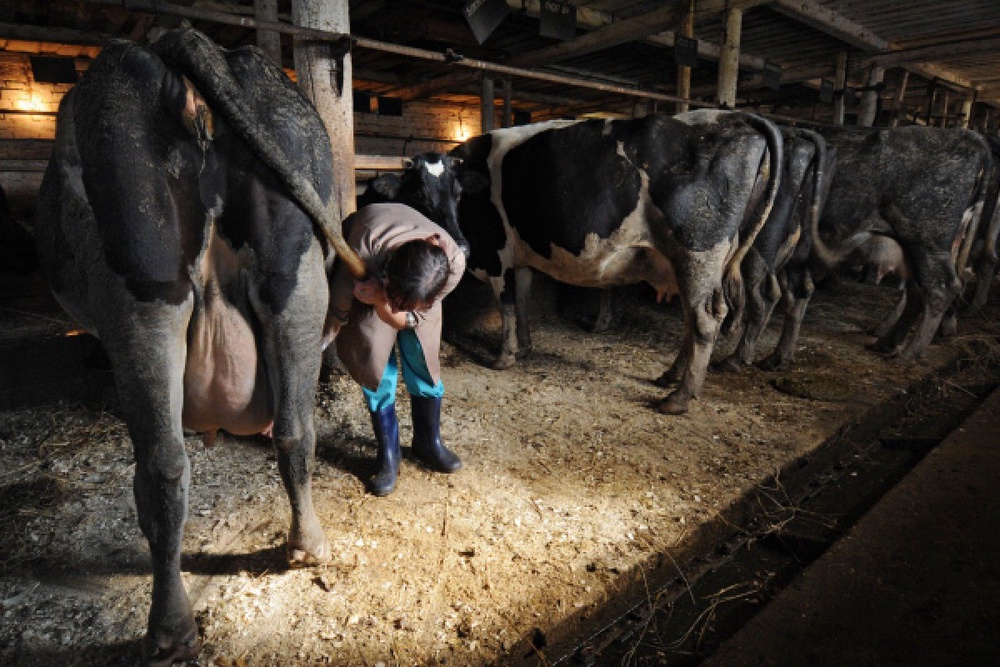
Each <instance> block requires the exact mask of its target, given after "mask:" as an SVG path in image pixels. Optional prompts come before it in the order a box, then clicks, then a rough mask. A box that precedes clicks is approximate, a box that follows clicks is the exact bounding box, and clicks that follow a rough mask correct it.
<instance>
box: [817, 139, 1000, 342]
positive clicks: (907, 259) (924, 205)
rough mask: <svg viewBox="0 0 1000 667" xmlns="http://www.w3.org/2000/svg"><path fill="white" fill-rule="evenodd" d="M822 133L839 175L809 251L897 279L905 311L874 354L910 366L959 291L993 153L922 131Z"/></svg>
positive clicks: (976, 143)
mask: <svg viewBox="0 0 1000 667" xmlns="http://www.w3.org/2000/svg"><path fill="white" fill-rule="evenodd" d="M820 132H821V134H822V135H823V137H824V139H826V142H827V145H828V146H829V147H831V148H836V150H837V174H836V176H835V177H834V179H833V184H832V186H831V188H830V194H829V197H828V198H827V201H826V205H825V207H824V209H823V215H822V218H821V220H820V221H819V223H818V229H814V231H813V247H814V251H815V252H816V255H817V256H818V257H819V258H820V259H821V260H822V261H823V262H824V263H825V264H827V265H828V266H834V265H836V264H838V263H839V262H841V261H843V260H845V259H847V258H848V257H851V256H852V255H853V256H854V257H858V256H861V257H868V258H869V259H870V260H871V258H878V260H877V261H884V262H887V264H886V266H884V267H883V272H885V271H887V270H889V268H890V264H889V263H891V266H892V268H893V270H895V271H897V272H898V273H902V274H903V276H904V279H905V281H906V288H905V289H906V300H905V307H904V308H900V309H899V310H900V311H901V312H899V316H898V318H896V319H895V321H894V322H893V323H892V325H891V326H888V327H885V330H884V333H883V334H882V335H881V336H880V337H879V338H878V340H877V341H876V342H875V343H874V344H873V345H872V348H873V349H875V350H876V351H880V352H884V353H887V354H889V355H890V356H898V357H899V358H900V359H902V360H913V359H915V358H917V357H919V356H920V355H921V354H922V353H923V352H924V351H925V350H926V349H927V346H928V345H929V344H930V342H931V340H932V338H933V336H934V333H935V331H936V330H937V328H938V325H939V324H940V323H941V320H942V317H943V316H944V314H945V311H946V310H947V309H948V307H949V306H950V305H951V304H952V302H953V300H954V298H955V296H956V295H957V294H958V292H959V291H960V289H961V281H960V279H959V278H960V276H961V274H962V273H963V272H964V269H965V263H966V261H967V258H968V255H969V251H970V249H971V245H972V240H973V238H974V236H975V233H976V226H977V224H978V221H979V218H980V214H981V211H982V209H983V205H984V202H985V198H986V190H987V187H986V186H987V181H988V175H989V171H990V168H991V158H990V150H989V146H988V145H987V144H986V141H985V140H984V139H983V138H982V137H981V136H980V135H978V134H976V133H975V132H971V131H968V130H943V129H939V128H932V127H922V126H912V127H901V128H893V129H847V128H824V129H822V130H821V131H820ZM814 227H816V225H814ZM911 331H912V335H911V336H910V337H909V339H907V335H908V334H910V333H911Z"/></svg>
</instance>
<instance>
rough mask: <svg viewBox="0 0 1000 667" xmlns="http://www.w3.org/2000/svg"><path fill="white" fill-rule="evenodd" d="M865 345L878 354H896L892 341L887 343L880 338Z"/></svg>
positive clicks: (888, 355) (890, 355)
mask: <svg viewBox="0 0 1000 667" xmlns="http://www.w3.org/2000/svg"><path fill="white" fill-rule="evenodd" d="M865 347H866V348H868V349H869V350H871V351H872V352H878V353H879V354H883V355H885V356H887V357H892V356H895V354H896V346H895V345H893V344H892V343H887V342H885V341H883V340H882V339H879V340H876V341H875V342H873V343H868V345H865Z"/></svg>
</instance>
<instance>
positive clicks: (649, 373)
mask: <svg viewBox="0 0 1000 667" xmlns="http://www.w3.org/2000/svg"><path fill="white" fill-rule="evenodd" d="M317 15H318V16H320V17H322V18H321V20H320V22H318V23H317V22H311V23H307V22H306V19H305V18H304V17H310V16H313V17H314V16H317ZM324 21H325V22H324ZM188 24H189V25H191V26H193V27H194V28H195V29H197V30H198V31H201V32H203V33H204V34H205V35H207V36H208V37H210V38H211V39H212V40H213V41H215V42H216V43H218V44H219V45H221V46H222V47H224V48H227V49H235V48H237V47H241V46H246V45H259V46H261V48H263V49H264V50H265V52H266V53H268V55H270V56H271V57H272V58H274V59H276V60H278V61H280V64H281V66H282V68H283V69H284V71H285V73H286V74H287V75H288V76H289V77H290V78H291V79H293V80H294V81H296V82H297V83H298V84H299V85H301V86H302V87H303V88H306V89H309V88H310V87H311V86H312V87H315V86H316V79H315V78H311V77H315V73H314V72H313V73H310V74H305V73H304V72H306V70H307V68H308V67H312V65H303V62H304V61H305V57H304V56H303V55H302V53H303V52H304V51H305V49H306V48H307V47H309V46H314V45H316V44H320V45H321V46H322V48H321V49H320V51H321V55H320V58H328V59H330V60H331V61H332V62H333V63H334V66H333V68H332V70H331V72H330V73H331V76H329V77H327V78H328V81H325V82H323V83H324V84H329V83H332V85H333V86H334V88H336V87H337V85H341V86H342V87H341V89H340V91H341V92H340V98H341V99H340V101H341V102H343V101H344V100H345V99H346V100H347V104H348V105H349V106H348V107H347V109H348V111H347V112H346V113H342V114H339V115H336V117H335V118H334V119H333V120H330V121H329V122H328V129H329V131H330V134H331V140H332V142H333V144H334V155H335V159H336V162H335V164H336V171H337V177H338V178H341V179H346V180H345V182H346V183H347V186H346V187H347V190H346V191H347V192H349V191H350V190H351V188H355V187H356V188H357V190H358V191H362V190H363V189H364V187H365V186H364V184H365V183H366V181H367V179H369V178H370V177H372V176H374V175H377V174H383V173H400V172H401V171H402V169H403V161H402V158H408V157H412V156H415V155H417V154H419V153H422V152H425V151H431V150H433V151H441V152H446V151H448V150H451V149H452V148H454V147H456V146H458V145H460V144H461V143H462V142H464V141H465V140H466V139H468V138H469V137H470V136H475V135H477V134H480V133H482V132H487V131H491V130H493V129H497V128H504V127H510V126H521V125H529V124H533V123H539V122H544V121H551V120H575V119H584V118H590V119H605V120H611V119H614V120H619V119H634V118H642V117H645V116H648V115H651V114H666V115H672V114H676V113H679V112H683V111H687V110H694V109H702V108H705V109H716V108H725V109H737V110H742V111H747V112H750V113H753V114H759V115H760V116H762V117H765V118H768V119H770V120H771V121H773V122H775V123H778V124H781V125H783V126H794V127H799V128H820V127H826V126H832V125H846V126H860V127H875V128H883V129H886V130H888V129H889V128H901V127H908V126H929V127H936V128H942V129H955V130H961V129H967V130H972V131H974V132H976V133H978V134H980V135H983V136H984V137H987V138H996V137H997V136H998V134H1000V132H998V127H1000V5H998V4H997V2H996V1H995V0H953V1H951V2H936V1H932V0H906V1H904V0H657V1H653V0H569V1H568V2H554V1H551V2H550V1H548V0H541V1H539V0H350V1H349V2H348V1H347V0H172V1H170V2H164V1H161V0H47V1H45V2H36V1H35V0H5V1H4V2H2V3H0V72H2V74H3V76H0V187H2V190H0V192H2V194H3V200H2V201H0V214H2V217H3V220H2V229H0V232H2V237H0V323H2V326H0V533H2V534H3V535H4V536H5V540H4V543H3V545H2V546H0V663H2V664H4V665H25V666H28V665H48V664H53V665H55V664H59V665H87V666H89V665H132V664H138V662H139V660H140V643H141V641H142V637H143V635H144V633H145V631H146V623H147V613H148V612H149V606H150V596H151V591H150V589H151V581H152V579H151V576H150V574H151V565H150V557H149V550H148V547H147V543H146V540H145V538H144V537H143V534H142V533H141V532H140V530H139V526H138V521H137V510H136V505H135V501H134V498H133V490H132V480H133V476H134V474H135V463H134V460H133V455H132V449H131V445H130V438H129V435H128V431H127V430H126V427H125V425H124V422H123V421H122V419H121V399H120V397H119V395H118V393H117V391H116V388H115V383H114V380H113V377H112V371H111V368H110V365H109V362H108V360H107V357H106V355H105V354H104V351H103V349H102V346H101V343H100V342H99V341H98V340H97V339H96V338H94V337H92V336H90V335H88V334H87V333H86V332H85V331H83V330H82V327H81V326H80V324H79V323H77V322H74V321H73V320H72V319H71V318H70V317H69V316H68V315H66V314H65V313H64V312H63V311H62V309H61V308H60V307H59V305H58V304H57V303H56V301H55V300H54V299H53V298H52V296H51V295H50V293H49V290H48V286H47V284H46V282H45V281H44V280H43V278H42V277H41V275H40V272H39V270H38V268H37V260H36V258H35V255H34V249H33V230H34V224H35V223H34V214H35V205H36V198H37V196H38V191H39V187H40V184H41V181H42V177H43V173H44V170H45V168H46V165H47V164H48V160H49V158H50V155H51V154H52V148H53V145H54V138H55V130H56V116H57V110H58V106H59V103H60V101H61V100H62V99H63V96H64V95H65V94H66V93H67V92H68V91H69V90H70V89H71V88H72V87H73V86H74V85H75V84H76V83H77V82H78V81H79V80H80V78H81V77H82V76H84V75H85V73H86V72H87V70H88V68H89V67H90V65H91V63H92V62H93V61H94V60H95V59H96V58H97V57H98V55H99V54H100V52H101V51H102V49H103V48H104V47H105V46H106V45H107V44H108V43H109V41H110V40H114V39H124V40H130V41H132V42H135V43H138V44H141V45H148V44H149V43H150V42H152V41H155V39H157V38H158V37H159V36H160V35H161V34H162V33H163V32H164V31H165V30H170V29H173V28H176V27H178V26H181V25H188ZM311 57H312V56H311ZM317 107H319V108H320V114H321V116H323V115H324V109H325V108H326V107H323V105H322V104H321V103H319V102H317ZM331 115H333V114H331ZM327 120H328V118H327V117H324V121H327ZM123 131H124V130H123ZM996 155H997V153H994V156H995V158H996ZM994 194H995V193H994ZM340 205H341V211H342V212H344V213H347V212H349V211H350V210H353V206H354V202H353V197H351V196H349V195H346V196H345V198H344V199H343V200H341V201H340ZM984 224H985V223H984ZM993 243H994V244H995V243H996V239H995V238H994V239H993ZM906 250H908V249H906ZM962 278H963V280H966V285H965V291H964V292H963V295H962V297H960V298H959V299H958V301H957V302H956V305H957V306H958V307H959V309H960V311H961V312H960V314H959V317H958V330H957V333H956V334H954V335H952V336H949V337H942V338H936V339H935V341H934V343H933V344H932V345H931V346H930V348H929V349H928V350H927V352H926V354H924V355H923V356H921V357H920V358H919V359H917V360H915V361H901V360H899V359H893V358H891V357H890V356H889V355H885V354H880V353H878V352H876V351H874V350H872V349H869V346H870V344H871V343H872V341H873V340H874V338H873V337H872V335H871V331H872V329H873V328H874V327H875V326H876V325H877V324H878V323H879V322H880V321H881V320H882V318H883V316H885V315H886V314H888V313H889V312H890V311H891V310H892V309H893V306H894V304H895V303H896V301H897V296H898V295H899V294H900V292H899V290H898V289H896V288H895V285H896V283H895V282H893V280H886V281H885V282H884V283H882V284H874V281H872V280H870V279H867V280H866V279H865V276H864V275H863V274H862V272H861V271H860V270H859V268H858V267H856V266H842V267H840V270H837V271H830V272H829V273H828V274H827V275H825V276H824V277H823V280H819V279H817V283H818V286H817V292H816V294H815V296H814V297H813V300H812V303H811V304H810V306H809V309H808V311H807V313H806V316H805V320H804V323H803V326H802V332H801V336H800V338H799V340H798V343H797V346H796V348H795V360H794V363H793V364H791V366H789V367H786V368H783V369H781V370H764V369H761V368H758V367H756V366H752V365H751V366H746V367H744V368H741V369H739V370H737V371H735V372H723V371H722V370H717V369H714V368H713V369H711V370H710V371H709V373H708V379H707V380H706V382H705V388H704V390H703V391H702V393H701V395H700V396H699V397H698V398H697V399H696V400H693V401H692V402H691V405H690V410H689V412H688V413H687V414H683V415H674V416H671V415H666V414H661V413H660V412H658V411H657V410H656V409H655V407H656V405H657V402H658V401H660V400H662V399H663V396H664V393H665V391H664V390H663V389H661V388H660V387H658V386H656V385H655V384H654V383H653V380H654V379H655V378H657V376H659V375H660V374H661V373H663V371H664V370H665V369H666V368H667V367H668V366H669V365H670V362H671V361H672V360H673V358H674V356H675V354H676V352H677V350H678V349H679V348H680V346H681V344H682V337H683V331H684V324H683V313H682V310H681V306H680V304H679V303H678V302H677V300H674V301H673V302H671V303H660V302H658V300H657V298H656V296H657V295H656V293H655V291H654V290H652V289H651V288H650V287H649V285H646V284H632V285H625V286H618V287H615V288H614V292H613V297H614V299H613V312H614V324H613V325H612V326H611V328H610V329H608V330H606V331H599V332H589V331H587V330H586V328H585V326H582V325H581V322H582V321H584V320H591V319H592V318H593V315H594V313H595V312H596V311H597V310H598V308H599V302H600V298H599V296H598V294H597V290H594V289H588V288H584V287H573V286H569V285H564V284H560V283H558V282H557V281H556V280H554V279H552V278H550V277H548V276H546V275H544V274H542V273H537V274H536V277H535V278H534V282H533V283H532V291H531V299H530V304H529V311H530V316H531V321H532V327H533V329H532V335H533V337H534V347H533V351H532V354H531V355H530V356H528V357H527V358H525V359H522V360H519V361H518V363H517V364H516V365H515V366H514V367H513V368H510V369H508V370H494V369H493V368H492V367H491V364H492V362H493V359H494V355H495V354H496V350H497V349H498V347H499V345H500V341H501V336H502V333H501V330H502V324H501V316H500V313H499V311H498V310H497V308H496V305H495V300H494V296H493V293H492V291H491V290H490V288H489V286H488V285H487V284H485V283H483V282H480V281H479V280H476V279H475V278H473V277H472V276H466V278H465V279H463V281H462V283H461V284H460V285H459V287H458V288H457V289H456V291H455V292H454V293H453V294H452V295H450V296H449V297H448V300H447V301H446V302H445V306H444V308H445V320H444V336H443V337H444V342H443V346H442V354H441V356H442V366H443V376H444V381H445V383H446V386H447V387H448V389H447V394H446V397H445V412H444V415H443V417H442V431H443V434H444V436H445V438H446V439H447V440H448V441H449V443H450V445H451V446H452V447H453V448H454V449H455V450H456V451H457V452H458V453H460V454H461V456H462V459H463V463H464V467H463V469H462V470H461V471H460V472H459V473H457V474H455V475H451V476H447V477H445V476H442V475H436V474H434V473H431V472H428V471H427V470H425V469H424V468H422V467H420V466H419V465H417V464H416V463H415V462H414V461H412V460H410V459H409V458H406V459H405V460H404V461H403V464H402V469H401V472H400V481H399V487H398V488H397V490H396V491H395V492H394V493H393V494H392V495H390V496H387V497H385V498H376V497H373V496H372V495H370V494H368V493H367V492H366V489H365V483H364V479H365V477H366V475H368V474H369V473H370V472H371V470H370V468H371V466H372V461H373V460H374V457H375V455H374V451H375V442H374V440H373V436H372V433H371V426H370V424H369V422H368V415H367V413H366V410H365V407H364V405H363V403H362V401H361V397H360V391H359V389H358V386H357V385H356V384H355V383H354V382H353V380H351V378H350V377H348V376H346V375H344V374H343V373H338V372H337V371H336V370H335V369H324V372H323V374H322V376H321V379H320V383H319V386H318V389H317V401H316V406H315V411H314V419H315V424H316V427H315V428H316V436H317V445H316V464H315V468H314V471H313V483H312V486H313V491H312V492H313V497H314V503H315V504H316V506H317V513H318V514H319V518H320V520H321V522H322V524H323V528H324V530H325V531H326V535H327V537H328V538H329V540H330V546H331V549H332V552H333V557H332V559H331V561H330V562H329V563H328V564H324V565H322V566H320V567H317V568H312V569H289V568H288V567H287V565H286V563H285V561H284V558H283V554H284V544H285V537H286V531H287V526H288V512H289V511H288V509H287V508H288V501H287V499H286V496H285V494H284V490H283V488H282V482H281V477H280V475H279V471H278V465H277V463H276V456H275V454H274V453H273V450H272V448H271V443H270V439H268V438H265V437H264V436H254V437H236V436H231V435H228V434H225V435H223V437H222V438H221V441H220V442H218V443H217V444H215V445H214V446H212V447H206V446H204V444H203V442H202V438H201V437H200V436H199V435H198V434H196V433H186V434H185V448H186V450H187V455H188V457H189V458H190V461H191V471H192V482H191V488H190V496H189V499H188V516H187V525H186V529H185V533H184V540H183V551H182V558H181V571H182V578H183V581H184V584H185V586H186V588H187V591H188V594H189V596H190V598H191V603H192V606H193V608H194V614H195V618H196V620H197V622H198V626H199V631H200V634H201V638H202V640H203V642H204V646H203V647H202V649H201V652H200V654H199V656H198V657H197V658H196V659H195V660H191V661H189V662H188V663H187V664H196V665H217V666H236V665H248V666H249V665H255V666H256V665H352V666H353V665H366V666H376V665H382V666H389V665H432V664H450V665H578V664H579V665H665V666H669V667H677V666H684V667H694V666H695V665H706V666H709V665H710V666H712V667H723V666H726V667H728V666H730V665H768V664H771V665H806V664H808V665H829V666H833V665H847V664H858V665H976V664H981V665H987V664H996V663H997V661H998V660H1000V612H998V611H997V609H1000V604H998V603H1000V566H998V564H997V562H996V560H997V559H996V558H995V554H997V553H1000V544H998V541H1000V537H998V533H997V531H996V530H995V525H996V521H997V520H998V519H1000V496H998V495H997V494H996V492H995V490H996V488H997V486H998V484H1000V393H998V390H997V386H998V384H1000V296H998V292H997V285H996V280H995V279H994V278H993V276H985V277H984V276H982V275H975V276H973V275H972V274H971V271H969V272H966V273H965V274H963V275H962ZM984 280H985V281H987V282H992V283H993V285H992V287H993V289H992V290H991V291H990V294H989V297H988V299H987V301H986V302H985V304H982V305H981V306H980V307H979V308H968V305H969V302H970V300H971V294H972V292H973V290H974V289H975V283H976V282H977V281H978V282H982V281H984ZM782 322H783V316H782V311H781V307H780V306H779V307H778V308H776V309H775V314H774V316H773V318H772V320H771V323H770V325H769V326H768V327H767V329H766V330H765V331H764V333H763V334H762V335H761V338H760V344H759V350H760V351H761V352H763V351H766V350H769V349H771V348H773V347H774V346H775V345H776V343H777V342H778V340H779V338H780V336H781V326H782ZM734 346H735V339H731V340H729V339H721V338H720V341H719V343H718V344H717V345H716V352H715V355H714V358H715V359H716V360H718V359H721V358H723V357H724V356H725V355H726V354H728V353H730V352H731V351H732V349H733V348H734ZM400 392H401V395H402V393H403V390H402V389H401V390H400ZM401 428H402V430H403V439H404V441H405V440H406V439H407V438H408V437H409V435H410V433H411V432H412V426H411V423H410V422H409V421H408V418H407V416H402V415H401ZM404 447H405V442H404Z"/></svg>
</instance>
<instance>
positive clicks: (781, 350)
mask: <svg viewBox="0 0 1000 667" xmlns="http://www.w3.org/2000/svg"><path fill="white" fill-rule="evenodd" d="M693 113H697V112H693ZM781 133H782V137H783V139H784V143H785V162H784V165H783V167H784V171H783V172H782V177H781V187H780V188H779V189H778V196H777V199H776V200H775V202H774V209H773V210H772V211H771V216H770V217H769V218H768V220H767V222H766V223H765V225H764V228H763V229H762V230H761V231H760V234H758V235H757V238H756V239H755V240H754V243H753V247H751V248H750V252H748V253H747V256H746V257H745V258H744V259H743V280H744V284H745V285H746V290H747V306H746V309H745V311H744V312H745V317H744V321H743V322H742V325H743V326H742V332H741V335H740V339H739V342H738V343H737V345H736V348H735V349H734V350H733V352H732V354H731V355H730V356H728V357H727V358H725V359H723V360H722V361H721V362H719V364H718V367H719V368H721V369H723V370H736V369H738V368H740V367H742V366H745V365H748V364H750V363H753V356H754V347H755V346H756V343H757V340H758V338H759V337H760V334H761V333H762V332H763V331H764V328H765V327H766V326H767V323H768V320H769V319H770V317H771V313H772V312H773V310H774V307H775V305H777V303H778V300H779V298H780V299H781V301H782V304H783V307H784V320H783V322H782V329H781V337H780V339H779V341H778V344H777V346H775V348H774V350H773V351H772V352H771V353H770V354H769V355H768V356H766V357H765V358H764V359H762V360H760V362H758V365H759V366H760V367H761V368H763V369H764V370H778V369H781V368H784V367H785V366H786V365H787V364H789V363H790V362H791V361H792V360H793V357H794V355H795V344H796V342H797V340H798V336H799V330H800V329H801V327H802V320H803V318H804V317H805V312H806V307H807V306H808V305H809V300H810V299H811V298H812V295H813V292H814V291H815V288H814V285H813V277H812V273H811V271H810V264H811V263H812V261H811V255H812V235H811V229H812V226H811V223H810V217H812V216H818V215H819V214H820V211H821V210H822V206H823V201H824V199H825V197H826V195H827V193H828V192H829V189H830V184H831V183H832V181H833V174H834V170H835V167H836V151H829V152H828V151H827V150H826V142H824V141H823V138H822V137H821V136H820V135H819V134H817V133H815V132H813V131H811V130H805V129H800V128H791V127H783V128H782V129H781ZM725 329H726V326H725V325H724V326H723V330H725Z"/></svg>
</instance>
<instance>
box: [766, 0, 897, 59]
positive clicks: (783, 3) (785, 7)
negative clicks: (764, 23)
mask: <svg viewBox="0 0 1000 667" xmlns="http://www.w3.org/2000/svg"><path fill="white" fill-rule="evenodd" d="M771 7H772V8H773V9H775V10H776V11H778V12H780V13H782V14H784V15H785V16H788V17H791V18H793V19H795V20H796V21H798V22H799V23H804V24H805V25H807V26H809V27H811V28H815V29H816V30H819V31H820V32H823V33H826V34H827V35H830V36H832V37H836V38H837V39H839V40H841V41H843V42H846V43H848V44H850V45H851V46H854V47H857V48H859V49H865V50H867V51H870V50H873V49H874V50H877V51H888V50H889V49H890V48H891V47H890V45H889V41H888V40H886V39H883V38H882V37H880V36H878V35H877V34H875V33H874V32H872V31H871V30H869V29H868V28H866V27H864V26H863V25H861V24H860V23H855V22H854V21H851V20H850V19H848V18H846V17H844V16H842V15H840V14H838V13H837V12H835V11H833V10H831V9H827V8H826V7H824V6H823V5H821V4H820V3H819V2H818V1H817V0H774V2H773V3H772V4H771Z"/></svg>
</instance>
